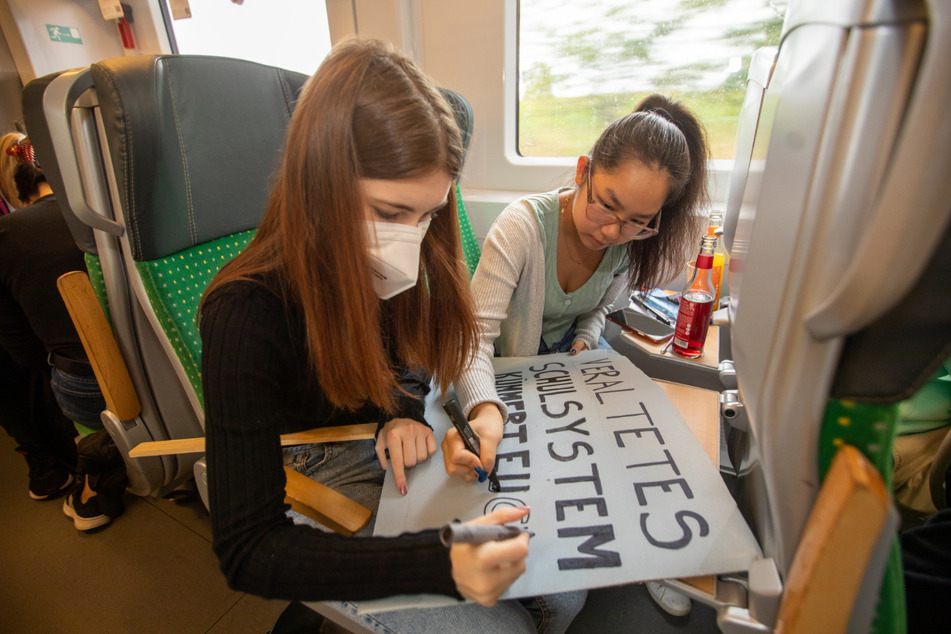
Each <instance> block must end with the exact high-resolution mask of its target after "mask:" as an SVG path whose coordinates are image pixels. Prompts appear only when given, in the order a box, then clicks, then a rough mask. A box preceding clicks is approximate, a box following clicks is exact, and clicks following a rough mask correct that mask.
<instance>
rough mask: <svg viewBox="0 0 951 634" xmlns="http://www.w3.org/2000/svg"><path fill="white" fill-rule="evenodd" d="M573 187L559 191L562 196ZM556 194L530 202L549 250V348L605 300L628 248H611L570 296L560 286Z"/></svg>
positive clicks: (623, 265)
mask: <svg viewBox="0 0 951 634" xmlns="http://www.w3.org/2000/svg"><path fill="white" fill-rule="evenodd" d="M567 189H570V188H563V189H560V190H558V193H560V192H563V191H566V190H567ZM551 194H552V192H548V193H547V194H541V195H536V196H527V197H526V198H525V202H527V203H528V204H529V205H530V206H531V208H532V210H533V211H534V212H535V215H536V216H537V217H538V224H539V226H540V227H541V233H542V247H543V248H544V250H545V309H544V313H543V321H542V339H543V340H544V341H545V343H546V344H547V345H549V346H551V345H553V344H556V343H558V342H559V341H561V340H562V338H563V337H564V336H565V333H566V332H568V329H569V328H571V325H572V324H573V323H575V319H577V318H578V317H579V316H581V315H584V314H585V313H587V312H589V311H591V310H593V309H594V308H595V307H597V306H598V304H600V303H601V301H602V300H603V299H604V294H605V292H606V291H607V290H608V287H609V286H610V285H611V282H613V281H614V278H615V276H616V275H618V274H619V273H620V272H622V271H624V270H625V269H626V268H627V252H626V247H625V246H623V245H622V246H614V247H608V248H607V249H606V250H605V253H604V257H603V258H601V263H600V264H598V268H597V269H595V271H594V273H593V274H592V275H591V277H590V278H588V281H587V282H585V283H584V285H583V286H581V288H579V289H577V290H574V291H572V292H570V293H566V292H565V291H564V290H563V289H562V288H561V284H559V283H558V257H557V256H558V215H559V211H560V205H559V204H558V196H557V194H556V195H555V196H552V195H551Z"/></svg>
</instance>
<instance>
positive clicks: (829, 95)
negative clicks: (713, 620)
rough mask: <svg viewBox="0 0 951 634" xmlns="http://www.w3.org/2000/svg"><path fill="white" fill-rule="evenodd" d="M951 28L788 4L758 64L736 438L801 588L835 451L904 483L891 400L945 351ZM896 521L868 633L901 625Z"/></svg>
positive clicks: (744, 474)
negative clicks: (895, 460)
mask: <svg viewBox="0 0 951 634" xmlns="http://www.w3.org/2000/svg"><path fill="white" fill-rule="evenodd" d="M949 19H951V11H949V7H948V6H947V3H930V4H926V3H924V2H921V3H917V2H905V3H897V2H896V3H890V2H886V3H877V2H867V1H865V0H855V1H853V2H848V3H835V4H834V5H831V4H829V3H822V2H815V1H812V0H805V1H801V2H791V3H790V6H789V10H788V13H787V17H786V22H785V24H784V27H783V36H782V39H781V43H780V45H779V47H778V49H774V50H769V51H764V52H763V53H762V57H761V58H760V59H759V60H758V61H759V64H758V65H757V64H755V63H754V65H753V66H752V67H751V76H750V83H749V85H748V91H747V98H748V101H747V102H746V103H745V104H744V108H743V111H742V113H741V121H740V130H741V131H743V130H746V131H747V133H748V134H746V135H738V142H739V143H741V144H742V145H741V146H739V147H738V148H737V156H738V160H737V162H736V166H735V168H734V170H735V171H734V174H733V175H731V181H730V194H729V200H728V206H727V213H726V222H725V227H726V236H725V239H726V244H727V246H728V248H729V252H730V255H731V261H730V267H729V288H730V311H729V312H730V327H731V333H730V340H731V350H730V352H729V358H730V359H731V360H732V362H733V366H734V368H735V372H736V383H737V389H736V390H735V391H734V392H732V393H731V394H730V397H729V398H728V399H726V400H728V401H730V402H731V406H732V408H733V409H732V413H733V414H736V412H738V411H739V412H741V414H740V415H739V416H735V417H734V418H733V419H732V424H730V425H728V429H729V439H730V443H731V445H732V447H731V448H732V451H731V455H732V456H735V457H736V460H735V467H736V468H737V470H738V471H740V479H739V486H738V496H739V497H740V498H741V499H740V500H739V502H740V505H741V508H742V509H744V512H746V514H747V517H748V518H749V519H750V523H751V526H752V527H753V529H754V532H755V533H756V534H757V536H758V537H759V539H760V542H761V545H762V546H763V549H764V554H765V555H766V556H767V557H769V558H771V559H772V560H773V561H774V562H775V565H776V568H777V571H778V573H779V575H780V577H782V578H783V579H785V580H786V582H787V583H789V582H790V580H791V579H792V578H793V577H794V576H795V569H796V561H797V559H798V558H799V557H801V554H802V550H803V549H804V548H808V546H809V544H808V543H807V542H808V540H807V538H806V535H807V530H808V526H809V524H810V523H811V520H810V515H811V513H812V511H813V510H814V507H815V504H816V501H817V498H818V496H819V492H820V490H821V488H822V484H823V481H824V478H825V475H826V473H827V471H828V469H829V466H830V464H831V463H832V459H833V456H835V455H836V454H837V453H838V452H839V451H840V450H841V448H842V447H843V446H854V447H856V448H858V449H859V450H861V451H862V453H863V454H864V455H865V456H866V457H867V459H868V460H869V461H870V462H871V463H872V464H873V465H874V466H875V468H876V469H877V471H878V473H879V476H880V477H881V479H882V481H883V483H884V484H885V485H886V487H888V488H890V481H891V480H890V471H891V462H890V448H891V444H892V438H893V433H894V432H893V430H894V424H895V414H896V409H897V403H898V402H899V401H901V400H903V399H905V398H908V397H909V396H910V395H911V394H912V393H914V391H915V390H916V389H917V388H918V387H920V385H921V384H922V383H923V382H924V381H926V380H927V378H928V377H929V376H930V375H931V374H932V373H933V372H934V370H935V369H936V368H937V367H938V365H940V364H941V363H942V362H943V361H944V359H945V358H946V357H947V355H948V353H949V351H951V323H949V316H951V312H949V308H951V297H949V295H948V293H947V292H946V288H945V287H943V286H942V285H943V284H945V285H946V282H942V280H946V279H947V276H948V275H949V274H951V268H949V267H951V257H949V256H948V250H949V248H951V226H949V219H951V204H949V202H948V201H949V200H951V186H949V183H948V181H947V179H946V178H945V177H943V176H941V174H947V173H948V170H949V169H951V151H949V149H948V148H949V145H948V144H949V142H951V121H949V119H948V117H947V115H946V114H945V113H946V112H947V110H948V107H949V106H951V80H949V78H948V77H947V76H946V73H944V72H942V71H941V64H942V63H943V61H944V60H947V59H948V55H949V51H948V47H949V41H951V38H949V33H948V31H949ZM754 61H756V58H754ZM912 245H913V246H912ZM726 420H727V422H728V423H730V422H731V420H730V419H726ZM896 528H897V516H896V515H895V514H894V511H892V512H891V517H890V518H889V519H888V520H887V521H885V522H884V523H883V524H882V525H881V527H880V528H879V534H878V543H877V544H876V545H875V548H874V549H873V550H872V551H871V552H870V553H869V555H868V557H867V558H866V559H864V560H862V561H860V562H859V563H858V564H857V565H862V566H865V568H864V572H865V574H864V575H863V576H861V577H859V578H858V581H859V582H860V583H861V587H858V588H851V590H852V591H854V595H853V599H854V601H853V603H851V604H850V605H849V606H848V607H849V608H850V609H851V612H850V620H849V621H848V622H849V624H850V627H851V628H856V629H857V630H858V631H903V630H904V611H903V610H904V608H903V590H902V585H901V569H900V561H899V560H898V547H897V541H896V540H895V535H896V532H895V529H896ZM863 577H864V578H863ZM756 592H757V589H756V588H755V587H752V586H751V587H750V594H751V596H754V595H755V594H756ZM751 603H752V601H751ZM727 620H728V619H727ZM764 624H765V625H766V626H768V627H773V626H774V625H776V623H775V622H769V619H767V622H766V623H764Z"/></svg>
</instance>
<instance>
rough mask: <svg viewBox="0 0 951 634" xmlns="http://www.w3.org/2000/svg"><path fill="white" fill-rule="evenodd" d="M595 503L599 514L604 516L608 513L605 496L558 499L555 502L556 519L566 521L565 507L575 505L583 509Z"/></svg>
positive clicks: (580, 509)
mask: <svg viewBox="0 0 951 634" xmlns="http://www.w3.org/2000/svg"><path fill="white" fill-rule="evenodd" d="M591 505H594V507H595V508H596V509H597V511H598V515H600V516H601V517H604V516H605V515H607V514H608V503H607V502H605V500H604V498H584V499H581V500H558V501H556V502H555V519H557V520H558V521H559V522H563V521H565V508H570V507H574V508H576V509H578V510H579V511H583V510H584V507H586V506H591Z"/></svg>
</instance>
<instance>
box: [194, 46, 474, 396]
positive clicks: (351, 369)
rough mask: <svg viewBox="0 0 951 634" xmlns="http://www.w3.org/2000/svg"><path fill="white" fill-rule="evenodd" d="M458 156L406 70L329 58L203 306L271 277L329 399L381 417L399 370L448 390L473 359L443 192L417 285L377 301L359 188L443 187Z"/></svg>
mask: <svg viewBox="0 0 951 634" xmlns="http://www.w3.org/2000/svg"><path fill="white" fill-rule="evenodd" d="M462 160H463V149H462V139H461V135H460V132H459V128H458V127H457V125H456V122H455V119H454V117H453V114H452V111H451V109H450V107H449V105H448V104H447V103H446V101H445V99H444V98H443V97H442V95H441V94H440V92H439V90H438V89H437V88H436V86H435V85H434V84H433V82H432V81H431V80H430V79H429V78H428V77H426V76H425V75H424V74H423V73H422V72H421V71H420V70H419V69H418V68H417V67H416V66H415V65H414V64H413V63H412V62H411V61H410V60H409V59H407V58H406V57H404V56H402V55H400V54H399V53H396V52H395V51H394V50H392V48H391V47H390V46H389V45H386V44H383V43H381V42H377V41H369V40H351V41H348V42H346V43H343V44H341V45H338V46H336V47H335V48H334V49H333V50H332V51H331V53H330V55H328V57H327V58H326V59H325V60H324V62H323V63H322V64H321V66H320V68H318V70H317V72H316V73H315V74H314V76H313V77H311V78H310V80H308V82H307V84H306V85H305V86H304V88H303V90H302V92H301V97H300V100H299V102H298V103H297V106H296V109H295V111H294V114H293V116H292V118H291V122H290V126H289V128H288V134H287V141H286V150H285V152H284V157H283V163H282V166H281V169H280V172H279V174H278V176H277V180H276V182H275V184H274V186H273V188H272V190H271V194H270V198H269V201H268V206H267V210H266V212H265V215H264V219H263V220H262V222H261V225H260V227H259V229H258V232H257V234H256V236H255V238H254V240H253V241H252V242H251V244H250V245H248V247H247V249H245V251H244V252H242V253H241V254H240V255H238V256H237V257H236V258H235V259H234V260H233V261H231V262H230V263H229V264H228V265H226V266H225V267H224V268H223V269H222V271H221V272H220V273H219V274H218V276H217V277H216V278H215V279H214V280H213V281H212V283H211V284H210V285H209V287H208V289H207V291H206V293H205V297H208V296H209V294H210V293H212V292H213V291H214V290H215V289H217V288H220V287H222V286H224V285H225V284H227V283H229V282H232V281H235V280H248V279H251V278H252V277H254V276H259V275H260V274H262V273H267V272H277V273H278V274H279V277H280V279H281V280H283V282H282V283H283V285H284V289H283V292H284V293H285V295H286V296H287V297H289V298H291V299H292V300H294V301H296V302H298V303H299V304H300V306H301V307H302V310H303V314H304V320H305V325H306V328H307V347H308V355H309V358H310V361H311V364H312V366H313V368H314V369H315V371H316V376H317V379H318V381H319V382H320V385H321V387H322V389H323V390H324V392H325V394H326V395H327V397H328V398H329V399H330V401H331V402H333V403H334V404H335V405H336V406H338V407H341V408H345V409H351V410H352V409H355V408H357V407H359V406H361V405H362V404H364V403H365V402H367V401H369V402H372V403H375V404H376V405H378V406H380V407H383V408H385V409H387V410H388V411H392V410H393V408H394V404H395V395H396V393H397V392H398V385H397V380H396V375H395V369H394V368H393V366H392V364H391V360H390V358H389V356H388V355H387V344H386V342H385V341H384V340H383V335H382V333H383V332H384V331H386V332H390V333H392V337H393V344H392V347H393V349H394V350H395V352H396V354H397V356H398V357H399V359H400V360H401V361H402V362H403V363H405V364H407V365H410V366H413V367H422V368H424V369H426V370H427V371H429V372H430V373H432V374H433V375H434V376H435V378H436V380H437V382H438V383H439V385H440V387H441V388H443V389H444V390H445V389H448V387H449V385H450V384H451V383H452V381H453V380H455V379H456V377H457V376H458V375H459V374H460V373H461V372H462V370H463V369H464V368H465V366H466V365H467V364H468V362H469V359H470V356H471V354H472V351H473V350H474V349H475V341H476V334H477V326H476V322H475V318H474V314H473V305H472V299H471V295H470V293H469V287H468V277H467V275H466V271H465V267H464V264H463V258H462V245H461V239H460V233H459V219H458V216H457V211H456V200H455V196H454V193H453V191H454V190H450V195H449V196H448V199H447V201H446V205H445V207H444V208H443V209H441V210H439V213H438V214H437V216H436V217H435V218H434V219H433V221H432V224H431V225H430V227H429V230H428V231H427V232H426V236H425V239H424V241H423V244H422V249H421V255H420V274H419V278H418V279H419V282H418V283H417V284H416V286H415V287H414V288H412V289H410V290H408V291H404V292H403V293H400V294H399V295H397V296H395V297H394V298H392V299H390V300H387V303H388V310H387V314H388V315H389V318H388V321H391V324H383V323H382V320H383V319H387V318H385V317H383V314H382V312H381V301H380V300H379V299H378V297H377V296H376V294H375V292H374V290H373V285H372V282H371V279H372V277H371V273H370V268H369V260H368V256H367V242H366V229H365V221H364V220H365V218H364V211H363V210H364V207H365V205H364V198H363V193H362V190H361V188H360V187H359V182H358V179H359V178H370V179H385V180H396V179H405V178H414V177H418V176H425V175H428V174H431V173H433V172H436V171H442V172H444V173H446V174H447V175H448V176H449V177H451V178H453V179H455V178H456V177H458V175H459V172H460V171H461V169H462Z"/></svg>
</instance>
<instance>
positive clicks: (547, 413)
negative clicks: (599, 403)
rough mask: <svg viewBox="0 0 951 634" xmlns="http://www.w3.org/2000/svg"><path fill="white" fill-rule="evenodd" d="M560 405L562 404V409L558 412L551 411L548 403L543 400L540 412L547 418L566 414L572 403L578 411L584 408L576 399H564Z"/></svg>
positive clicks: (560, 416)
mask: <svg viewBox="0 0 951 634" xmlns="http://www.w3.org/2000/svg"><path fill="white" fill-rule="evenodd" d="M561 405H562V406H563V409H562V410H561V411H560V412H553V411H552V410H550V409H548V405H547V404H546V403H545V402H544V400H543V401H542V413H544V414H545V416H547V417H548V418H562V417H564V416H567V415H568V413H569V412H570V411H571V406H572V405H574V406H575V407H577V408H578V410H579V411H580V410H582V409H584V406H583V405H582V404H581V403H579V402H578V401H565V402H564V403H561Z"/></svg>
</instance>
